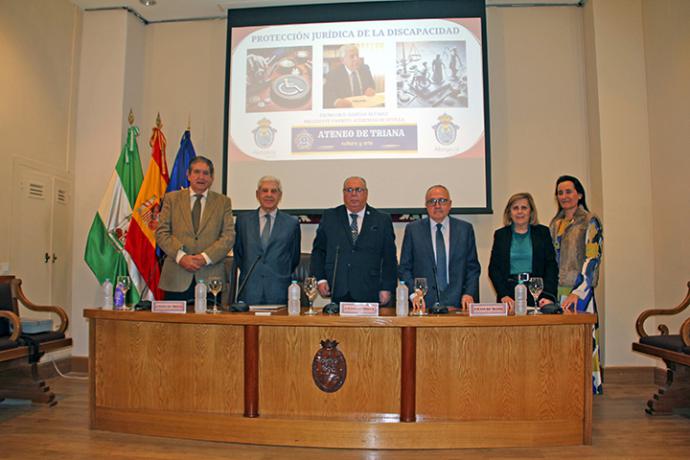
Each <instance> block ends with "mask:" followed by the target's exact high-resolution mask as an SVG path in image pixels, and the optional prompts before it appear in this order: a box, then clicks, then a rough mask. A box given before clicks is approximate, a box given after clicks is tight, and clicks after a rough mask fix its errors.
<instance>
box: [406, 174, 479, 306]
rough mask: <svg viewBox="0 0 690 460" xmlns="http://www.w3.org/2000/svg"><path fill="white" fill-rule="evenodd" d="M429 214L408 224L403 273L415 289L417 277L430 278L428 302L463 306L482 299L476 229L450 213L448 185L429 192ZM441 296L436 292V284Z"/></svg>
mask: <svg viewBox="0 0 690 460" xmlns="http://www.w3.org/2000/svg"><path fill="white" fill-rule="evenodd" d="M425 204H426V210H427V213H428V215H429V217H425V218H423V219H421V220H418V221H416V222H413V223H411V224H408V225H407V227H405V237H404V239H403V245H402V252H401V254H400V269H399V276H400V279H401V280H402V281H405V283H406V284H407V285H408V286H410V291H412V289H414V285H413V282H414V279H415V278H426V279H427V283H428V286H429V289H428V292H427V294H426V296H425V298H424V300H425V302H426V304H427V305H429V306H430V305H433V304H435V303H436V302H437V301H438V302H439V303H440V305H442V306H461V307H462V308H467V306H469V304H470V303H472V302H475V301H479V273H480V266H479V259H478V258H477V246H476V244H475V240H474V229H473V228H472V225H471V224H470V223H469V222H465V221H463V220H460V219H456V218H454V217H450V216H449V214H450V210H451V207H452V204H453V202H452V201H451V199H450V193H449V192H448V189H447V188H446V187H444V186H443V185H434V186H432V187H430V188H429V189H428V190H427V192H426V200H425ZM437 283H438V291H439V292H440V296H441V298H440V299H438V296H437V294H436V292H437V289H436V285H437Z"/></svg>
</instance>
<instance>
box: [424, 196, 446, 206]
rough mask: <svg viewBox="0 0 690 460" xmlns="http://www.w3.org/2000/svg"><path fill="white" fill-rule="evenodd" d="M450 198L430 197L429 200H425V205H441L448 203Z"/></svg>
mask: <svg viewBox="0 0 690 460" xmlns="http://www.w3.org/2000/svg"><path fill="white" fill-rule="evenodd" d="M449 201H450V200H449V199H448V198H431V199H430V200H426V204H427V206H436V205H437V204H440V205H441V206H443V205H444V204H446V203H448V202H449Z"/></svg>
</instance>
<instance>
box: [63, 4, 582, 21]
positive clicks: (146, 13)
mask: <svg viewBox="0 0 690 460" xmlns="http://www.w3.org/2000/svg"><path fill="white" fill-rule="evenodd" d="M361 1H370V0H156V4H155V5H153V6H144V4H143V1H140V0H72V3H74V4H76V5H77V6H78V7H79V8H81V9H82V10H97V9H115V8H125V9H128V10H130V11H132V12H134V13H135V14H137V15H138V16H139V17H141V18H142V19H143V20H144V21H146V22H166V21H181V20H190V19H203V18H219V17H225V16H226V15H227V10H228V9H235V8H254V7H264V6H284V5H306V4H316V3H355V2H361ZM379 1H381V0H379ZM383 1H391V0H383ZM458 1H460V0H458ZM585 1H586V0H486V4H487V6H494V7H507V6H514V7H529V6H581V5H582V4H583V3H584V2H585Z"/></svg>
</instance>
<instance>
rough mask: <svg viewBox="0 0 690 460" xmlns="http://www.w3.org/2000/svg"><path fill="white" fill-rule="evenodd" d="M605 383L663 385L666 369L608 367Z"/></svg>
mask: <svg viewBox="0 0 690 460" xmlns="http://www.w3.org/2000/svg"><path fill="white" fill-rule="evenodd" d="M603 374H604V383H605V384H606V383H613V384H626V383H629V384H637V385H640V384H642V385H646V384H648V385H662V384H663V383H664V382H666V369H662V368H660V367H654V366H607V367H605V368H604V369H603Z"/></svg>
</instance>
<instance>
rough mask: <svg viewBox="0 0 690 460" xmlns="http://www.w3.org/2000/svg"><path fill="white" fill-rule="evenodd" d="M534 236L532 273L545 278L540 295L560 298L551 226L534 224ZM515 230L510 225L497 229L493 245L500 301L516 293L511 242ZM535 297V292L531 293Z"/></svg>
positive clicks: (493, 273) (494, 275) (494, 279)
mask: <svg viewBox="0 0 690 460" xmlns="http://www.w3.org/2000/svg"><path fill="white" fill-rule="evenodd" d="M530 236H531V239H532V276H539V277H541V278H543V279H544V292H543V293H542V294H541V296H540V297H543V298H547V299H550V300H554V301H555V300H556V292H557V285H558V265H557V264H556V253H555V251H554V249H553V242H552V241H551V234H550V233H549V228H548V227H546V226H544V225H531V226H530ZM512 239H513V231H512V229H511V226H510V225H508V226H506V227H503V228H499V229H498V230H496V232H494V245H493V247H492V248H491V261H490V262H489V278H491V282H492V283H493V285H494V289H496V297H497V299H498V301H499V302H500V300H501V299H502V298H503V297H505V296H508V297H511V298H513V297H515V282H511V281H510V280H509V278H510V244H511V242H512ZM528 297H529V298H531V295H529V296H528Z"/></svg>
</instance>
